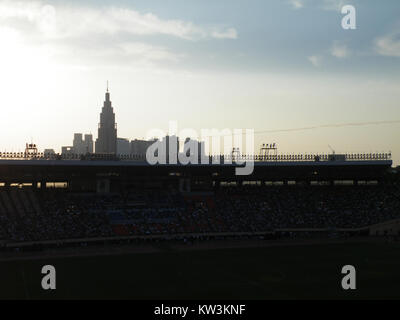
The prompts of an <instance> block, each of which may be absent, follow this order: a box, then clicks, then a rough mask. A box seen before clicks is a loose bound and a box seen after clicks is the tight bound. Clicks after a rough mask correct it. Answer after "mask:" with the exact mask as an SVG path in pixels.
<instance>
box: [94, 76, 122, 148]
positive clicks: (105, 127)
mask: <svg viewBox="0 0 400 320" xmlns="http://www.w3.org/2000/svg"><path fill="white" fill-rule="evenodd" d="M95 152H96V153H113V154H115V153H116V152H117V124H116V123H115V114H114V110H113V107H112V106H111V101H110V93H109V91H108V81H107V91H106V100H105V101H104V105H103V108H102V110H101V113H100V123H99V128H98V137H97V139H96V150H95Z"/></svg>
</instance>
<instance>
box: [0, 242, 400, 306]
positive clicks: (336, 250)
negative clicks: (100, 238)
mask: <svg viewBox="0 0 400 320" xmlns="http://www.w3.org/2000/svg"><path fill="white" fill-rule="evenodd" d="M399 256H400V244H399V243H347V244H323V245H322V244H320V245H301V246H289V245H288V246H277V247H258V248H238V249H218V250H194V251H173V250H172V251H167V250H165V251H163V252H157V253H137V254H126V255H113V256H98V257H74V258H54V259H38V260H29V261H7V262H0V284H1V289H0V298H2V299H15V298H22V299H25V298H29V299H55V298H56V299H105V298H111V299H117V298H118V299H310V298H314V299H315V298H316V299H332V298H344V299H359V298H367V299H370V298H378V299H384V298H400V290H399V288H400V257H399ZM45 264H52V265H54V266H55V267H56V270H57V289H56V290H54V291H45V290H43V289H42V288H41V285H40V283H41V279H42V274H41V272H40V271H41V267H42V266H43V265H45ZM346 264H352V265H354V266H355V267H356V270H357V289H356V290H354V291H345V290H343V289H342V288H341V286H340V282H341V278H342V275H341V273H340V271H341V267H342V266H343V265H346Z"/></svg>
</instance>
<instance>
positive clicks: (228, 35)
mask: <svg viewBox="0 0 400 320" xmlns="http://www.w3.org/2000/svg"><path fill="white" fill-rule="evenodd" d="M211 35H212V37H214V38H216V39H237V31H236V30H235V29H234V28H229V29H226V30H224V31H218V30H215V31H213V32H212V33H211Z"/></svg>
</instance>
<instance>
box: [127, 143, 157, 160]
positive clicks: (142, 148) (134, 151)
mask: <svg viewBox="0 0 400 320" xmlns="http://www.w3.org/2000/svg"><path fill="white" fill-rule="evenodd" d="M156 141H157V140H156V139H153V140H138V139H135V140H132V141H131V148H130V154H131V155H134V156H137V157H142V158H145V157H146V151H147V148H148V147H150V146H151V145H152V144H153V143H154V142H156Z"/></svg>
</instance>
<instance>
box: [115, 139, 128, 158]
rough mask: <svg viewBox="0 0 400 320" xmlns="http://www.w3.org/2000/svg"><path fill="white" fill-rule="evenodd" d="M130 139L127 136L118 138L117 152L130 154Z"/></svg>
mask: <svg viewBox="0 0 400 320" xmlns="http://www.w3.org/2000/svg"><path fill="white" fill-rule="evenodd" d="M130 151H131V150H130V144H129V140H128V139H125V138H117V154H118V155H129V154H130V153H131V152H130Z"/></svg>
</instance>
